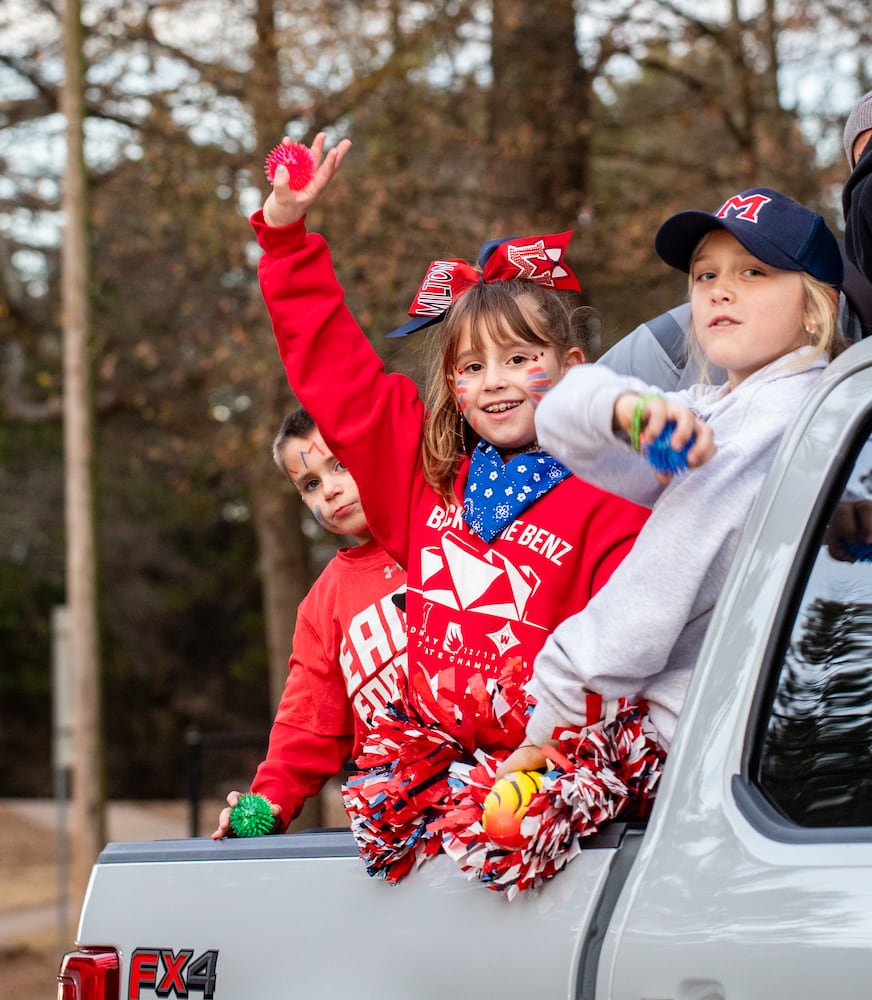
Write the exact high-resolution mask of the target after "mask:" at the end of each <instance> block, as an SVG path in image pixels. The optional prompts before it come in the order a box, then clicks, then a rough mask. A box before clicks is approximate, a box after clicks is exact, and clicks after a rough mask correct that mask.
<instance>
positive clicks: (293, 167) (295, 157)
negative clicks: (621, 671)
mask: <svg viewBox="0 0 872 1000" xmlns="http://www.w3.org/2000/svg"><path fill="white" fill-rule="evenodd" d="M279 166H284V167H287V168H288V176H289V177H290V186H291V188H292V190H294V191H301V190H302V189H303V188H304V187H305V186H306V185H307V184H308V183H309V181H310V180H311V179H312V177H313V176H314V175H315V157H314V156H312V151H311V150H310V149H309V147H308V146H304V145H303V144H302V143H301V142H292V143H290V144H289V145H287V146H286V145H284V144H282V145H280V146H276V148H275V149H273V150H270V153H269V155H268V156H267V158H266V160H265V161H264V170H265V172H266V179H267V180H268V181H269V182H270V184H272V183H273V182H274V181H275V177H276V168H278V167H279Z"/></svg>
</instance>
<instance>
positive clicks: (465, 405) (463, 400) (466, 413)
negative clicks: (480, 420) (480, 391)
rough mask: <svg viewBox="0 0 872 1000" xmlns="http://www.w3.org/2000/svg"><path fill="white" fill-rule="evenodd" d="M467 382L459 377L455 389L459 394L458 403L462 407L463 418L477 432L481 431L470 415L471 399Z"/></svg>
mask: <svg viewBox="0 0 872 1000" xmlns="http://www.w3.org/2000/svg"><path fill="white" fill-rule="evenodd" d="M466 386H467V382H466V380H465V379H457V380H456V381H455V383H454V391H455V393H456V395H457V405H458V406H459V407H460V414H461V416H462V417H463V419H464V420H465V421H466V422H467V423H468V424H469V426H470V427H471V428H472V429H473V430H474V431H475V432H476V434H478V433H479V430H478V428H477V427H476V426H475V423H474V421H473V420H472V419H471V417H470V409H471V407H470V404H469V399H468V397H467V394H466Z"/></svg>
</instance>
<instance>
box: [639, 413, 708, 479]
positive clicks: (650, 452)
mask: <svg viewBox="0 0 872 1000" xmlns="http://www.w3.org/2000/svg"><path fill="white" fill-rule="evenodd" d="M674 430H675V421H674V420H670V421H669V422H668V423H667V424H666V426H665V427H664V428H663V430H662V431H661V432H660V433H659V434H658V435H657V437H656V439H655V440H654V441H652V442H651V444H646V445H645V446H644V449H643V451H644V455H645V457H646V458H647V459H648V461H649V462H650V463H651V465H652V466H653V467H654V468H655V470H656V471H657V472H662V473H664V474H665V475H669V476H674V475H676V474H677V473H679V472H684V470H685V469H686V468H687V453H688V452H689V451H690V449H691V447H692V446H693V442H694V441H695V440H696V436H695V435H693V436H691V438H690V440H689V441H688V442H687V444H686V445H685V446H684V447H683V448H682V449H681V450H680V451H676V450H675V448H673V447H672V445H671V444H670V443H669V439H670V438H671V437H672V432H673V431H674Z"/></svg>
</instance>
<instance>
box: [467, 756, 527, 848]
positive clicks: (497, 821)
mask: <svg viewBox="0 0 872 1000" xmlns="http://www.w3.org/2000/svg"><path fill="white" fill-rule="evenodd" d="M541 787H542V775H541V774H540V773H539V772H538V771H516V772H514V773H513V774H510V775H507V776H506V777H505V778H500V779H499V781H497V782H495V784H494V786H493V788H492V789H491V790H490V792H488V795H487V798H486V799H485V800H484V809H483V811H482V819H481V822H482V826H484V829H485V833H487V835H488V837H489V838H490V839H491V840H492V841H493V842H494V843H495V844H499V845H500V846H502V847H523V846H524V844H525V843H526V838H525V837H524V835H523V834H522V833H521V820H522V819H523V818H524V816H525V815H526V813H527V806H528V805H529V804H530V799H532V798H533V796H534V795H535V794H536V792H538V791H539V789H540V788H541Z"/></svg>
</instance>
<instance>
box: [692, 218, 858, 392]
mask: <svg viewBox="0 0 872 1000" xmlns="http://www.w3.org/2000/svg"><path fill="white" fill-rule="evenodd" d="M704 242H705V237H703V239H702V240H700V242H699V243H698V244H697V247H696V250H694V252H693V256H692V257H691V261H690V274H689V276H688V282H687V290H688V295H690V293H691V292H692V291H693V264H694V261H695V260H696V258H697V255H698V254H699V252H700V250H701V248H702V245H703V243H704ZM798 274H799V277H800V279H801V281H802V293H803V303H802V304H803V314H804V316H805V321H804V323H803V327H802V331H803V333H804V334H805V338H806V343H807V345H808V346H809V347H813V348H814V352H813V354H812V355H811V356H810V357H807V358H806V359H805V361H806V362H808V361H813V360H814V359H815V358H818V357H820V356H821V355H822V354H827V355H828V356H829V358H830V360H832V359H833V358H835V357H836V356H837V355H839V354H841V353H842V351H844V350H845V348H846V347H847V346H848V341H847V340H846V338H845V337H843V336H842V332H841V328H840V327H839V290H838V289H837V288H834V287H833V286H832V285H828V284H827V283H826V282H824V281H821V280H820V279H819V278H815V277H814V275H812V274H809V273H808V271H799V272H798ZM687 348H688V354H689V355H691V356H692V357H693V359H694V360H695V361H696V362H697V364H698V366H699V370H700V372H701V373H702V379H703V381H704V382H708V381H709V374H708V359H707V358H706V356H705V354H704V353H703V350H702V348H701V347H700V346H699V340H698V338H697V336H696V331H695V330H694V326H693V313H691V316H690V326H689V327H688V329H687Z"/></svg>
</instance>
